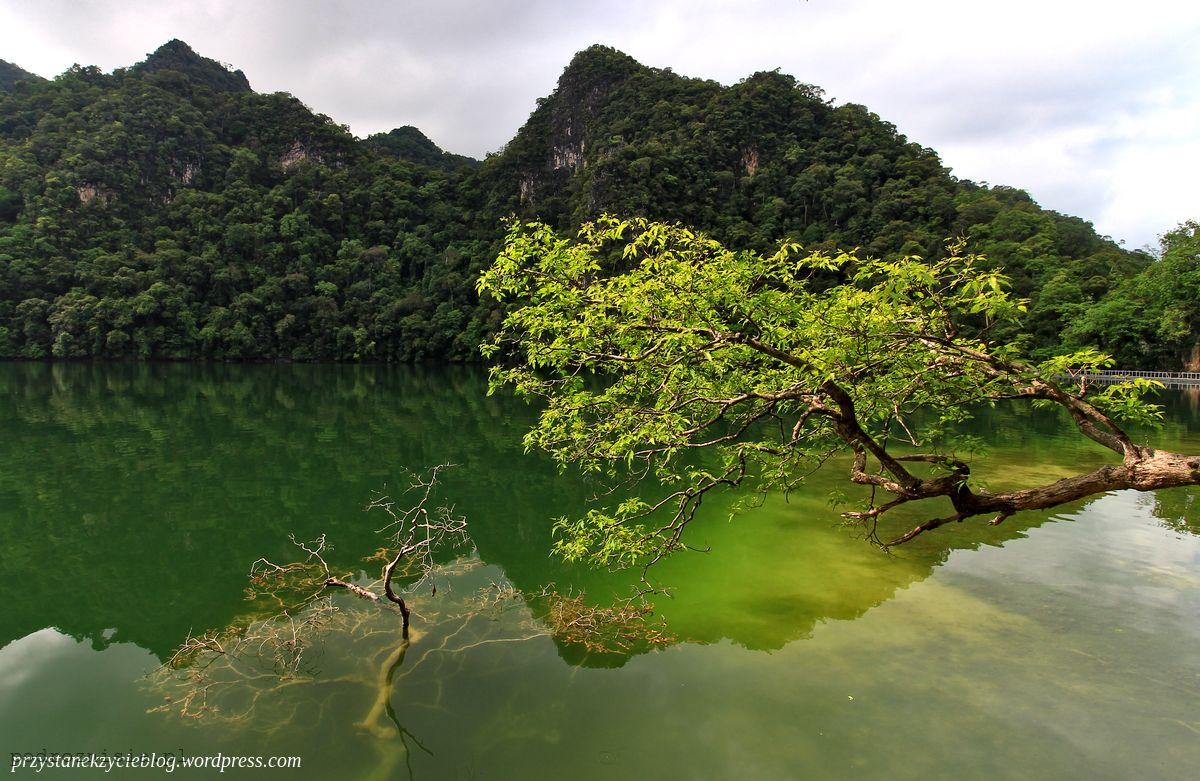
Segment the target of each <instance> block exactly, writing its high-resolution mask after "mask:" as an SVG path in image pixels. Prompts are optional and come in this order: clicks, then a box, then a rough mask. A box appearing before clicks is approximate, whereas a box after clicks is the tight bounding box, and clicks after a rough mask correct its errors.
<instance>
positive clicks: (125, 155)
mask: <svg viewBox="0 0 1200 781" xmlns="http://www.w3.org/2000/svg"><path fill="white" fill-rule="evenodd" d="M603 211H611V212H614V213H617V214H621V215H632V214H638V215H644V216H647V217H651V218H656V219H669V220H679V221H683V222H685V223H688V224H690V225H693V226H695V227H698V228H701V229H704V230H707V231H710V232H712V233H713V234H714V235H716V236H717V237H718V238H720V239H721V240H723V241H725V242H726V243H728V244H730V245H732V246H740V247H747V248H755V249H762V248H764V247H767V246H769V245H771V244H773V243H775V242H776V241H778V240H780V239H782V238H789V237H790V238H793V239H797V240H799V241H801V242H802V243H804V244H805V245H808V246H813V245H819V246H835V245H837V246H844V247H856V246H857V247H861V248H862V250H863V251H864V252H868V253H872V254H876V255H891V254H896V253H920V254H926V255H936V254H937V253H939V252H940V251H941V249H942V242H943V240H944V239H945V238H946V237H948V236H952V235H959V234H966V235H968V236H969V237H970V239H971V241H972V242H973V244H974V247H975V248H976V249H977V250H980V251H983V252H986V253H987V254H988V255H989V257H990V258H991V260H992V262H993V263H995V264H997V265H999V266H1002V267H1003V268H1004V269H1005V270H1006V271H1007V272H1008V273H1009V274H1010V275H1011V276H1012V277H1013V279H1014V281H1015V284H1016V286H1017V290H1018V292H1019V293H1020V294H1021V295H1024V296H1028V297H1030V298H1031V299H1032V305H1031V309H1030V316H1029V319H1028V323H1027V329H1026V330H1027V332H1028V337H1029V339H1030V343H1031V345H1030V346H1031V348H1033V349H1034V351H1035V352H1036V353H1038V354H1049V353H1052V352H1053V351H1054V350H1055V349H1057V348H1058V347H1059V346H1060V342H1061V340H1062V334H1063V333H1064V332H1068V333H1069V334H1073V335H1074V336H1073V338H1078V339H1085V340H1087V339H1092V340H1100V341H1103V339H1105V338H1107V337H1106V336H1104V334H1102V333H1100V332H1099V331H1096V330H1095V329H1093V330H1087V329H1086V328H1082V327H1074V326H1073V324H1074V323H1075V322H1076V321H1077V320H1079V318H1080V316H1081V313H1082V312H1085V311H1087V310H1088V309H1089V308H1091V307H1092V306H1093V305H1094V303H1095V302H1096V301H1098V300H1101V299H1102V298H1104V297H1105V296H1106V295H1108V294H1110V293H1112V292H1113V291H1116V290H1125V289H1127V286H1128V284H1129V283H1128V282H1127V280H1129V279H1131V278H1133V277H1134V276H1135V275H1138V274H1140V273H1141V272H1142V271H1143V270H1144V269H1149V268H1150V266H1151V261H1152V259H1151V258H1150V257H1149V256H1148V255H1145V254H1142V253H1133V252H1127V251H1125V250H1123V249H1121V248H1120V247H1118V246H1117V245H1115V244H1114V243H1113V242H1111V241H1110V240H1108V239H1106V238H1103V237H1099V236H1097V235H1096V233H1095V231H1094V230H1093V229H1092V227H1091V225H1090V224H1089V223H1087V222H1084V221H1083V220H1080V219H1078V218H1074V217H1068V216H1065V215H1061V214H1057V213H1054V212H1050V211H1046V210H1043V209H1041V208H1039V207H1038V206H1037V204H1036V203H1035V202H1034V201H1033V200H1032V199H1031V198H1030V197H1029V196H1028V195H1027V194H1025V193H1024V192H1022V191H1019V190H1014V189H1010V188H1003V187H986V186H980V185H976V184H974V183H971V182H966V181H961V180H958V179H956V178H955V177H953V176H952V175H951V174H950V172H949V171H948V170H947V169H946V168H945V167H944V166H943V165H942V164H941V161H940V160H939V159H938V157H937V155H936V154H935V153H934V152H933V151H932V150H929V149H926V148H923V147H921V146H919V145H917V144H914V143H911V142H909V141H908V140H907V139H905V138H904V137H903V136H902V135H900V134H898V133H897V131H896V129H895V128H894V127H893V126H891V125H889V124H888V123H886V122H884V121H882V120H881V119H880V118H879V117H877V116H875V115H874V114H872V113H871V112H870V111H868V110H867V109H866V108H864V107H862V106H856V105H839V106H835V105H833V104H832V103H831V102H830V101H827V100H826V99H825V98H824V97H823V96H822V94H821V92H820V90H819V89H817V88H815V87H812V86H808V85H804V84H799V83H797V82H796V81H795V80H794V79H792V78H791V77H789V76H785V75H782V74H780V73H777V72H776V73H759V74H755V75H753V76H751V77H749V78H747V79H746V80H744V81H742V82H740V83H738V84H735V85H733V86H729V87H724V86H722V85H720V84H717V83H716V82H712V81H705V80H700V79H691V78H685V77H682V76H679V75H677V74H674V73H672V72H671V71H669V70H660V69H654V68H648V67H645V66H643V65H641V64H639V63H637V62H636V61H635V60H633V59H632V58H630V57H627V56H626V55H624V54H621V53H620V52H617V51H615V50H613V49H609V48H606V47H599V46H596V47H592V48H590V49H588V50H586V51H584V52H581V53H580V54H578V55H577V56H576V57H575V58H574V60H573V61H572V62H571V63H570V65H569V66H568V67H567V69H566V70H565V71H564V73H563V75H562V77H561V79H560V81H559V84H558V87H557V89H556V90H555V92H554V93H553V94H551V95H550V96H549V97H547V98H545V99H542V100H540V101H538V106H537V108H536V109H535V110H534V112H533V114H532V115H531V116H530V118H529V120H528V122H527V123H526V124H525V126H524V127H523V128H522V129H521V130H520V131H519V132H518V134H517V136H516V137H515V138H514V139H513V140H512V141H511V142H510V143H509V144H508V145H507V146H506V147H505V148H504V149H503V150H502V151H501V152H499V153H498V154H495V155H491V156H489V157H488V158H487V159H486V160H484V161H483V162H482V163H477V162H476V161H473V160H470V159H469V158H464V157H461V156H458V155H452V154H449V153H446V152H443V151H442V150H441V149H439V148H438V147H437V146H436V145H435V144H434V143H433V142H432V141H430V140H429V139H428V138H426V137H425V136H424V135H423V134H422V133H421V132H420V131H419V130H417V129H416V128H412V127H402V128H398V129H397V130H394V131H391V132H390V133H386V134H376V135H374V136H371V137H370V138H368V139H362V140H360V139H356V138H355V137H354V136H353V135H352V134H351V133H350V132H349V131H348V130H347V129H346V128H344V127H342V126H340V125H338V124H336V123H335V122H333V121H332V120H331V119H329V118H328V117H326V116H323V115H320V114H316V113H314V112H313V111H311V110H310V109H308V108H307V107H306V106H304V105H303V104H302V103H300V102H299V101H298V100H296V99H295V98H293V97H291V96H290V95H287V94H283V93H276V94H270V95H266V94H260V93H256V92H254V91H252V90H251V88H250V85H249V83H248V82H247V80H246V77H245V76H244V75H243V74H242V73H241V72H240V71H233V70H232V69H231V68H229V67H227V66H224V65H222V64H220V63H217V62H215V61H213V60H209V59H206V58H204V57H201V56H199V55H197V54H196V53H195V52H193V51H192V50H191V49H190V48H189V47H187V45H186V44H183V43H182V42H179V41H171V42H170V43H168V44H166V45H164V46H163V47H161V48H160V49H159V50H158V51H156V52H154V53H153V54H151V55H150V56H149V57H148V59H147V60H145V61H144V62H142V63H140V64H138V65H135V66H133V67H131V68H128V69H119V70H117V71H115V72H113V73H111V74H105V73H101V72H100V71H99V70H98V69H96V68H86V67H83V68H81V67H76V68H73V69H71V70H69V71H67V72H66V73H64V74H63V75H62V76H59V77H58V78H56V79H54V80H53V81H40V82H38V81H20V82H17V83H16V84H15V85H14V86H13V87H12V88H11V89H10V90H8V91H6V92H0V355H3V356H9V357H31V358H36V357H48V356H55V357H84V356H103V357H125V356H129V357H138V358H190V357H201V358H214V359H250V358H283V359H295V360H316V359H324V360H328V359H337V360H354V359H369V360H391V361H400V360H416V359H425V358H448V359H454V360H472V359H474V357H475V355H476V349H475V348H476V345H477V344H478V342H479V341H480V339H481V338H482V337H483V335H485V334H486V333H488V332H489V331H490V330H491V329H493V328H495V326H496V324H497V323H498V321H499V318H500V311H499V308H498V305H497V304H495V303H494V302H491V301H483V302H480V301H479V300H478V298H477V296H476V294H475V292H474V280H475V278H476V276H477V274H478V272H479V271H480V269H481V268H483V267H484V266H486V265H487V264H489V263H490V261H491V259H492V258H493V257H494V255H495V252H496V249H497V247H498V242H499V238H500V236H501V234H502V231H503V227H502V220H503V218H504V217H506V216H508V215H511V214H519V215H522V216H531V217H533V216H536V217H540V218H542V219H545V220H547V221H549V222H551V223H553V224H555V225H556V226H558V227H562V228H570V227H572V226H575V225H577V224H578V223H579V222H580V221H582V220H585V219H587V218H589V217H591V216H594V215H596V214H599V213H600V212H603ZM1164 227H1166V226H1164ZM1147 273H1149V272H1147ZM1185 319H1186V318H1185ZM1191 322H1192V323H1193V326H1194V323H1195V319H1194V318H1193V319H1192V321H1191ZM1180 327H1183V328H1185V330H1186V326H1180ZM1176 330H1177V331H1178V328H1176ZM1193 333H1194V331H1193ZM1186 341H1187V337H1186V336H1185V337H1182V338H1181V340H1180V342H1179V343H1180V344H1182V343H1184V342H1186ZM1193 341H1194V339H1193ZM1102 346H1103V345H1102ZM1176 352H1178V351H1176ZM1155 355H1156V356H1157V357H1156V358H1155V360H1159V361H1160V362H1162V363H1170V362H1172V361H1174V362H1178V360H1179V356H1178V355H1177V354H1175V353H1171V351H1170V350H1166V351H1163V350H1159V351H1157V352H1156V353H1155ZM1141 357H1142V356H1141V354H1139V358H1138V360H1141Z"/></svg>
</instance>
